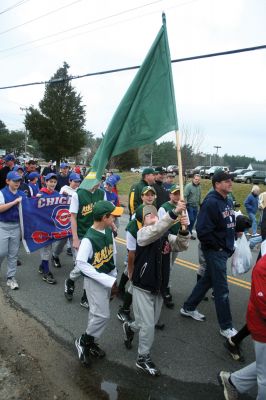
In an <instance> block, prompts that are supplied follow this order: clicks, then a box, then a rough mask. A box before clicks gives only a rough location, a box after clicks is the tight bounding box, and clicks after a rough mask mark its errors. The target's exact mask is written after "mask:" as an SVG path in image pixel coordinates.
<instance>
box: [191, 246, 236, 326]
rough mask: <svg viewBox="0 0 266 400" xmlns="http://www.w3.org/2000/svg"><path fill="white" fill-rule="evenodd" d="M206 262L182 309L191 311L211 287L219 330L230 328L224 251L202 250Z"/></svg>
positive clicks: (225, 255)
mask: <svg viewBox="0 0 266 400" xmlns="http://www.w3.org/2000/svg"><path fill="white" fill-rule="evenodd" d="M203 254H204V257H205V260H206V271H205V274H204V275H203V277H202V278H201V279H200V280H199V281H198V282H197V284H196V286H195V287H194V289H193V290H192V293H191V295H190V296H189V298H188V299H187V300H186V301H185V303H184V309H185V310H188V311H193V310H195V309H196V307H197V305H198V304H199V303H200V302H201V301H202V300H203V298H204V297H205V294H206V293H207V291H208V290H209V289H210V288H211V287H212V288H213V291H214V301H215V309H216V315H217V319H218V322H219V325H220V328H221V329H223V330H224V329H228V328H232V315H231V311H230V303H229V289H228V283H227V272H226V262H227V259H228V253H227V252H226V251H215V250H203Z"/></svg>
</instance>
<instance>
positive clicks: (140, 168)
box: [130, 167, 147, 174]
mask: <svg viewBox="0 0 266 400" xmlns="http://www.w3.org/2000/svg"><path fill="white" fill-rule="evenodd" d="M144 168H147V167H138V168H130V171H131V172H135V173H136V174H142V171H143V170H144Z"/></svg>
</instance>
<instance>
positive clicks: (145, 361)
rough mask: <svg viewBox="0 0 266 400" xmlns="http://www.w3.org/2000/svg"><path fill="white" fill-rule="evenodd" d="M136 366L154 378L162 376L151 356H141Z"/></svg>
mask: <svg viewBox="0 0 266 400" xmlns="http://www.w3.org/2000/svg"><path fill="white" fill-rule="evenodd" d="M136 366H137V367H138V368H140V369H142V370H143V371H145V372H147V374H149V375H152V376H159V375H161V372H160V370H159V369H158V368H156V366H155V364H154V363H153V362H152V360H151V358H150V355H149V354H147V355H143V356H141V355H139V356H138V359H137V362H136Z"/></svg>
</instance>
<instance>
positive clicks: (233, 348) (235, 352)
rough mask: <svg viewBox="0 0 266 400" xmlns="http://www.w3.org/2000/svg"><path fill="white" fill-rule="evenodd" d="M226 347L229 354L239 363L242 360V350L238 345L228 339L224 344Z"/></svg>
mask: <svg viewBox="0 0 266 400" xmlns="http://www.w3.org/2000/svg"><path fill="white" fill-rule="evenodd" d="M224 347H225V348H226V350H227V351H228V353H229V354H230V355H231V357H232V358H233V360H236V361H239V360H241V359H242V355H241V352H240V348H239V346H238V345H237V344H235V343H233V341H232V340H231V338H228V339H226V341H225V343H224Z"/></svg>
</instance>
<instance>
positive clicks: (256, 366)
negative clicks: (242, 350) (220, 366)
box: [231, 340, 266, 400]
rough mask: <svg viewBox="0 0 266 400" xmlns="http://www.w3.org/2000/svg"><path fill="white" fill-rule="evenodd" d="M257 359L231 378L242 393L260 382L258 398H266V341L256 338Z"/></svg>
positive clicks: (258, 399) (261, 399)
mask: <svg viewBox="0 0 266 400" xmlns="http://www.w3.org/2000/svg"><path fill="white" fill-rule="evenodd" d="M254 347H255V354H256V361H255V362H254V363H252V364H249V365H247V366H246V367H245V368H242V369H240V370H239V371H236V372H233V373H232V374H231V380H232V382H233V384H234V385H235V387H236V389H237V391H238V392H240V393H245V392H247V391H248V390H250V389H251V388H253V387H254V386H255V385H256V384H258V395H257V400H265V399H266V343H260V342H256V341H255V340H254Z"/></svg>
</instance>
